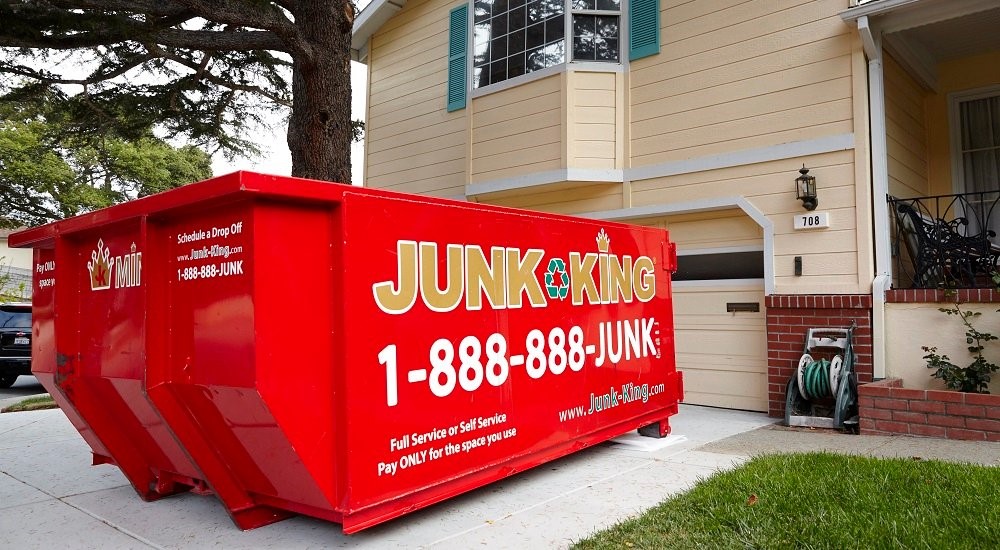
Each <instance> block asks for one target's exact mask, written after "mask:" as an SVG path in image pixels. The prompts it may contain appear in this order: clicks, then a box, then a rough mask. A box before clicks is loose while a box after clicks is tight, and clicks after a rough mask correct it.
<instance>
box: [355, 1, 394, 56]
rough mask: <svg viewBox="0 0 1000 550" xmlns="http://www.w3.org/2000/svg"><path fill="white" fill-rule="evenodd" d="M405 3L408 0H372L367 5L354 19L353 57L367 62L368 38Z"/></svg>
mask: <svg viewBox="0 0 1000 550" xmlns="http://www.w3.org/2000/svg"><path fill="white" fill-rule="evenodd" d="M405 5H406V0H372V2H371V3H370V4H368V5H367V6H365V9H363V10H361V13H359V14H358V17H357V18H356V19H355V20H354V27H353V28H352V29H351V58H352V59H354V60H355V61H360V62H362V63H364V62H366V61H367V58H368V51H367V49H368V39H369V38H371V36H372V35H373V34H375V33H376V32H378V30H379V29H381V28H382V25H384V24H385V22H386V21H388V20H389V19H390V18H391V17H392V16H393V15H396V12H398V11H399V10H401V9H403V6H405Z"/></svg>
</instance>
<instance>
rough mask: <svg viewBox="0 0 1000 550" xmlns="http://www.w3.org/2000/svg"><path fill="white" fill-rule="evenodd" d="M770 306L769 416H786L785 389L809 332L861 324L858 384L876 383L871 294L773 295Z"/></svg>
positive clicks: (857, 335)
mask: <svg viewBox="0 0 1000 550" xmlns="http://www.w3.org/2000/svg"><path fill="white" fill-rule="evenodd" d="M764 303H765V306H766V307H767V383H768V414H769V415H770V416H773V417H783V416H784V415H785V387H786V386H787V385H788V380H789V378H791V376H792V375H793V374H794V373H795V369H796V367H798V364H799V357H801V356H802V351H803V349H804V347H805V342H806V330H808V329H810V328H820V327H830V328H846V327H848V326H850V325H851V321H852V320H853V321H854V322H856V323H857V329H856V330H855V331H854V352H855V353H856V354H857V356H858V360H857V362H856V363H855V364H854V370H855V372H857V373H858V382H859V383H862V384H863V383H866V382H871V380H872V322H871V312H872V297H871V295H869V294H844V295H822V294H817V295H802V294H794V295H771V296H767V297H766V298H765V301H764Z"/></svg>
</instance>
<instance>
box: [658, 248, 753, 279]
mask: <svg viewBox="0 0 1000 550" xmlns="http://www.w3.org/2000/svg"><path fill="white" fill-rule="evenodd" d="M763 278H764V252H763V251H754V252H727V253H721V254H690V255H684V256H677V272H676V273H674V276H673V280H675V281H720V280H724V279H763Z"/></svg>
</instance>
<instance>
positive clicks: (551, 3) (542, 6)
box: [538, 0, 563, 19]
mask: <svg viewBox="0 0 1000 550" xmlns="http://www.w3.org/2000/svg"><path fill="white" fill-rule="evenodd" d="M562 14H563V2H562V0H538V16H539V18H541V19H548V18H549V17H552V16H555V15H562Z"/></svg>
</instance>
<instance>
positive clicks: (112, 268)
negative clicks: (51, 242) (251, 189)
mask: <svg viewBox="0 0 1000 550" xmlns="http://www.w3.org/2000/svg"><path fill="white" fill-rule="evenodd" d="M144 237H145V235H144V234H143V228H142V226H141V222H140V220H139V219H132V220H129V221H126V222H120V223H117V224H114V225H107V226H102V227H99V228H97V229H96V230H92V231H86V232H82V233H77V234H70V235H63V236H61V237H59V239H58V241H57V244H56V251H57V265H62V266H63V267H62V269H61V270H60V271H61V273H63V276H62V277H60V280H59V285H58V286H57V292H58V298H57V302H58V304H59V311H58V317H57V322H56V327H55V330H56V350H57V353H58V354H59V362H60V364H59V366H58V368H57V372H56V378H55V379H56V383H57V385H59V387H60V388H61V389H62V391H63V393H64V394H65V395H66V396H67V398H68V399H69V401H71V402H72V403H73V404H74V405H75V407H76V409H77V410H78V411H79V413H80V415H81V417H82V418H83V419H84V420H85V421H86V423H87V424H88V425H89V426H90V427H91V428H92V429H93V431H94V433H95V434H97V436H98V438H99V439H100V440H101V442H103V444H104V446H105V448H106V449H107V451H108V452H109V454H110V456H111V457H112V459H113V460H114V461H115V463H116V464H117V465H118V466H119V467H120V468H121V469H122V471H123V472H124V473H125V475H126V477H128V478H129V481H131V482H132V484H133V486H134V487H135V488H136V491H137V492H138V493H139V494H140V496H142V497H143V498H145V499H156V498H159V497H160V496H163V495H164V494H169V493H171V492H174V491H175V490H178V489H179V488H178V487H176V486H174V484H173V480H180V481H183V482H184V483H185V485H191V484H193V483H195V481H194V480H197V479H200V476H201V474H200V472H199V471H198V469H197V468H196V467H195V466H194V464H193V463H192V462H191V461H190V459H189V458H188V457H187V455H186V454H185V453H184V451H183V449H181V447H180V446H179V445H178V444H177V441H176V440H175V439H174V437H173V435H172V433H171V432H170V430H169V428H168V427H167V425H166V424H165V423H164V422H163V420H162V418H161V417H160V416H159V415H158V414H157V412H156V411H155V409H153V407H152V404H151V403H150V402H149V400H148V399H147V398H146V395H145V391H144V387H143V384H144V380H145V355H146V354H145V349H144V341H145V309H146V308H145V306H146V295H145V286H144V282H143V269H142V253H143V250H144V248H146V246H145V244H146V243H145V238H144Z"/></svg>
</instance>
